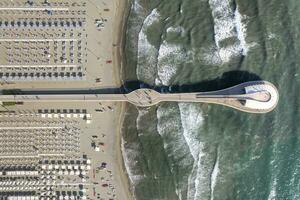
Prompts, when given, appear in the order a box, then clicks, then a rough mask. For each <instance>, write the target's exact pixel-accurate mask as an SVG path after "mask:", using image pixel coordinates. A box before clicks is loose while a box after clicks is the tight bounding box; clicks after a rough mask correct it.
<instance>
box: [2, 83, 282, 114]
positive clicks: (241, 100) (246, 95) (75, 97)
mask: <svg viewBox="0 0 300 200" xmlns="http://www.w3.org/2000/svg"><path fill="white" fill-rule="evenodd" d="M278 99H279V94H278V91H277V89H276V87H275V86H274V85H273V84H271V83H269V82H267V81H252V82H245V83H242V84H239V85H236V86H233V87H230V88H227V89H223V90H218V91H212V92H196V93H172V94H169V93H159V92H157V91H155V90H152V89H138V90H135V91H133V92H131V93H128V94H54V95H53V94H49V95H1V96H0V101H2V102H11V101H15V102H17V101H21V102H65V101H67V102H97V101H99V102H101V101H119V102H124V101H127V102H130V103H132V104H134V105H136V106H139V107H147V106H153V105H155V104H158V103H160V102H163V101H168V102H199V103H213V104H220V105H224V106H229V107H232V108H235V109H238V110H240V111H244V112H250V113H266V112H270V111H271V110H273V109H274V108H275V107H276V105H277V102H278Z"/></svg>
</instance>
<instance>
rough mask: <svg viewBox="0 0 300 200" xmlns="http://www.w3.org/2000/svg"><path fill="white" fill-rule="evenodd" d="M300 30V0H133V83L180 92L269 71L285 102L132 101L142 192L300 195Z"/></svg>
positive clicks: (134, 165) (135, 169)
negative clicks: (263, 109)
mask: <svg viewBox="0 0 300 200" xmlns="http://www.w3.org/2000/svg"><path fill="white" fill-rule="evenodd" d="M299 36H300V1H298V0H286V1H282V0H151V1H149V0H133V2H132V6H131V9H130V14H129V17H128V24H127V36H126V45H125V54H126V67H125V70H124V71H123V74H124V77H123V78H124V80H125V81H127V82H128V83H127V86H128V88H127V89H128V90H130V89H132V87H133V84H132V83H131V82H130V81H136V80H139V81H140V82H139V83H140V84H139V86H141V87H144V86H146V85H148V86H151V87H156V88H158V89H161V90H164V91H165V90H170V89H171V92H176V91H188V90H198V91H204V90H213V89H221V88H225V87H227V86H230V85H234V84H236V83H239V82H243V81H248V80H257V79H263V80H268V81H270V82H272V83H274V84H275V85H276V86H277V87H278V90H279V93H280V101H279V104H278V106H277V108H276V109H275V110H274V111H273V112H271V113H268V114H263V115H257V114H247V113H242V112H239V111H236V110H233V109H231V108H227V107H223V106H218V105H206V104H191V103H180V104H177V103H162V104H160V105H158V106H156V107H152V108H147V109H136V108H135V107H133V106H130V105H128V107H127V112H126V117H125V122H124V127H123V130H124V134H123V147H124V160H125V163H126V168H127V171H128V174H129V177H130V180H131V183H132V186H133V187H134V193H135V197H136V198H137V199H167V200H169V199H170V200H173V199H174V200H176V199H183V200H184V199H195V200H199V199H215V200H219V199H220V200H226V199H228V200H233V199H241V200H245V199H247V200H248V199H250V200H251V199H253V200H261V199H270V200H271V199H279V200H282V199H284V200H285V199H300V158H299V155H300V129H299V125H300V108H299V104H300V95H299V88H300V66H299V65H300V64H299V63H300V56H299V55H300V38H299ZM135 86H136V84H135ZM169 86H172V87H169Z"/></svg>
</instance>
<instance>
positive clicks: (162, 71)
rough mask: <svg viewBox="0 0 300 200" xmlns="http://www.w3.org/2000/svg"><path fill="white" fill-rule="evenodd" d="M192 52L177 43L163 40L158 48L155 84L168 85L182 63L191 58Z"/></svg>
mask: <svg viewBox="0 0 300 200" xmlns="http://www.w3.org/2000/svg"><path fill="white" fill-rule="evenodd" d="M191 57H192V54H191V52H189V51H185V49H183V48H182V46H180V45H178V44H170V43H168V42H167V41H163V42H162V44H161V45H160V48H159V53H158V63H157V78H156V80H155V83H156V85H166V86H167V85H170V84H171V80H172V78H173V77H174V76H175V75H176V73H177V70H178V68H179V66H180V65H181V64H182V63H185V62H186V61H188V60H190V59H192V58H191Z"/></svg>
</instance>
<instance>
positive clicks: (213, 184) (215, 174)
mask: <svg viewBox="0 0 300 200" xmlns="http://www.w3.org/2000/svg"><path fill="white" fill-rule="evenodd" d="M219 171H220V170H219V156H218V151H217V158H216V162H215V164H214V167H213V171H212V173H211V176H210V179H211V181H210V199H211V200H213V199H214V191H215V187H216V184H217V177H218V175H219Z"/></svg>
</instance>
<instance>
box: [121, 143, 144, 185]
mask: <svg viewBox="0 0 300 200" xmlns="http://www.w3.org/2000/svg"><path fill="white" fill-rule="evenodd" d="M125 144H126V143H125V141H124V139H123V138H122V140H121V150H122V155H123V159H124V165H125V168H126V171H127V173H128V177H129V180H130V182H131V183H132V186H133V189H134V186H135V185H136V184H138V183H139V181H141V180H142V179H143V178H144V176H142V175H140V174H136V173H135V171H134V170H133V169H134V167H135V166H134V165H135V160H136V158H137V157H138V155H139V151H138V144H130V147H126V150H125Z"/></svg>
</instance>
